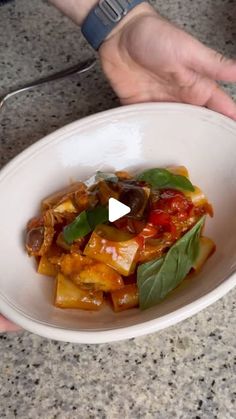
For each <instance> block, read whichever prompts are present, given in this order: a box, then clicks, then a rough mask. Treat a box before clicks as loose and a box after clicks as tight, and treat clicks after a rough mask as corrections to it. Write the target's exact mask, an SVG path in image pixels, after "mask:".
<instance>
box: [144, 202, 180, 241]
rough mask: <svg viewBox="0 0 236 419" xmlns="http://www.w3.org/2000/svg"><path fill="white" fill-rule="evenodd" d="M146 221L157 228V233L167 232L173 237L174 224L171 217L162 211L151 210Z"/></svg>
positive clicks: (174, 231)
mask: <svg viewBox="0 0 236 419" xmlns="http://www.w3.org/2000/svg"><path fill="white" fill-rule="evenodd" d="M148 221H149V222H150V223H151V224H153V225H155V226H157V227H158V232H159V233H160V232H166V231H167V232H169V233H171V234H172V235H173V236H174V235H175V233H176V228H175V225H174V223H173V222H172V220H171V216H170V215H169V214H168V213H167V212H164V211H163V210H159V209H156V210H153V211H151V212H150V214H149V219H148Z"/></svg>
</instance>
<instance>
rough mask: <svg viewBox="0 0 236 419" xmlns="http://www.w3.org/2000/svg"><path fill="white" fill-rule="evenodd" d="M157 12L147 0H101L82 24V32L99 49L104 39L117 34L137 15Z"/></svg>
mask: <svg viewBox="0 0 236 419" xmlns="http://www.w3.org/2000/svg"><path fill="white" fill-rule="evenodd" d="M151 11H152V14H153V13H155V11H154V9H153V8H152V7H151V6H150V5H149V4H148V2H147V1H146V0H122V3H121V0H100V1H98V3H97V5H96V6H95V7H94V8H92V10H91V12H90V13H89V14H88V16H87V17H86V19H85V20H84V22H83V25H82V34H83V35H84V37H85V38H86V39H87V41H88V42H89V44H90V45H91V46H92V47H93V48H94V49H95V50H97V51H98V50H99V48H100V47H101V45H102V44H103V43H104V41H106V40H108V39H110V38H111V37H112V36H114V35H116V34H117V33H118V32H119V31H122V28H123V27H124V26H126V25H128V24H129V22H131V21H132V20H134V19H135V18H136V17H137V16H143V15H144V14H146V15H147V14H150V13H151Z"/></svg>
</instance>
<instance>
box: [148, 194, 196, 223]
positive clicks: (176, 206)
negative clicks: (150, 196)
mask: <svg viewBox="0 0 236 419" xmlns="http://www.w3.org/2000/svg"><path fill="white" fill-rule="evenodd" d="M192 208H193V204H192V202H191V201H190V200H189V199H187V198H186V197H185V195H184V194H183V193H182V192H181V191H176V190H173V189H166V190H164V191H163V192H162V193H161V195H160V199H159V200H158V201H157V202H156V205H155V209H160V210H163V211H164V212H167V213H168V214H170V215H175V216H178V218H179V219H180V220H181V221H183V220H186V219H187V218H188V217H189V214H190V211H191V210H192Z"/></svg>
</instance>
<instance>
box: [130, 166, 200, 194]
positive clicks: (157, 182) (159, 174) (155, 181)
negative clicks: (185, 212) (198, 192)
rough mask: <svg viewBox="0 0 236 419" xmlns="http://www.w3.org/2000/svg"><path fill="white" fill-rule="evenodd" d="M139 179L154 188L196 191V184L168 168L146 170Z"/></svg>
mask: <svg viewBox="0 0 236 419" xmlns="http://www.w3.org/2000/svg"><path fill="white" fill-rule="evenodd" d="M137 179H138V180H143V181H145V182H147V183H148V184H149V185H151V186H152V187H153V188H159V189H166V188H173V189H180V190H184V191H194V186H193V185H192V183H191V182H190V180H189V179H188V178H186V177H185V176H181V175H174V174H173V173H171V172H169V170H166V169H149V170H145V172H143V173H141V174H140V175H138V177H137Z"/></svg>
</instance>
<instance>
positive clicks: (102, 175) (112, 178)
mask: <svg viewBox="0 0 236 419" xmlns="http://www.w3.org/2000/svg"><path fill="white" fill-rule="evenodd" d="M95 180H96V181H99V180H107V181H109V182H114V183H117V182H118V177H117V176H116V175H115V174H114V173H106V172H100V171H97V172H96V176H95Z"/></svg>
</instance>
